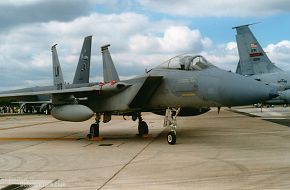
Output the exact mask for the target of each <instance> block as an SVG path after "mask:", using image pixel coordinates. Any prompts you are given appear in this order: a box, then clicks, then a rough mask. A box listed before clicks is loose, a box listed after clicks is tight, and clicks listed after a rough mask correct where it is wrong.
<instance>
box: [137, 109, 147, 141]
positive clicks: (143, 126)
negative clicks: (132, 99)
mask: <svg viewBox="0 0 290 190" xmlns="http://www.w3.org/2000/svg"><path fill="white" fill-rule="evenodd" d="M137 117H138V120H139V123H138V134H139V135H140V136H144V135H148V131H149V130H148V125H147V123H146V122H145V121H143V119H142V116H141V113H138V114H137Z"/></svg>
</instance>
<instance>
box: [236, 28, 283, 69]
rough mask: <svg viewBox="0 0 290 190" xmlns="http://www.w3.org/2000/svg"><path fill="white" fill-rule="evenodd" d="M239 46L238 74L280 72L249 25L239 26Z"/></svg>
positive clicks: (237, 37) (237, 36) (237, 38)
mask: <svg viewBox="0 0 290 190" xmlns="http://www.w3.org/2000/svg"><path fill="white" fill-rule="evenodd" d="M233 29H236V31H237V35H236V40H237V45H238V51H239V57H240V61H239V65H238V68H237V71H236V72H237V73H239V74H242V75H256V74H262V73H272V72H276V71H280V69H279V68H278V67H276V66H275V65H274V64H273V63H272V62H271V61H270V59H269V58H268V56H267V55H266V53H265V52H264V50H263V48H262V47H261V45H260V44H259V42H258V41H257V39H256V38H255V36H254V35H253V33H252V32H251V30H250V28H249V25H243V26H237V27H234V28H233Z"/></svg>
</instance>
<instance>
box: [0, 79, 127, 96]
mask: <svg viewBox="0 0 290 190" xmlns="http://www.w3.org/2000/svg"><path fill="white" fill-rule="evenodd" d="M129 86H131V85H130V84H126V83H123V82H118V83H106V84H100V85H95V86H90V87H79V88H71V89H61V90H44V91H34V92H18V93H7V94H0V99H11V98H16V99H18V98H23V97H30V96H31V97H33V96H39V95H64V96H66V95H74V96H76V97H83V96H87V95H92V93H93V94H94V95H96V96H103V95H106V96H108V95H110V94H115V93H117V92H119V91H122V90H124V89H126V88H128V87H129ZM94 92H95V93H94Z"/></svg>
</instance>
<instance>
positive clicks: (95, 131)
mask: <svg viewBox="0 0 290 190" xmlns="http://www.w3.org/2000/svg"><path fill="white" fill-rule="evenodd" d="M100 120H101V115H100V114H97V115H96V122H95V123H93V124H92V125H91V127H90V133H89V134H88V135H87V137H88V138H89V139H90V140H91V139H94V138H100V136H99V135H100V129H99V127H100Z"/></svg>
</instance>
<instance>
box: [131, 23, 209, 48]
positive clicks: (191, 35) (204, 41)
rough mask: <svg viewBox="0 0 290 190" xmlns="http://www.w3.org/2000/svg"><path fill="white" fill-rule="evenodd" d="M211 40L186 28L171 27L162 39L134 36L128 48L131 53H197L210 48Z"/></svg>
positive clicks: (150, 36) (197, 31)
mask: <svg viewBox="0 0 290 190" xmlns="http://www.w3.org/2000/svg"><path fill="white" fill-rule="evenodd" d="M211 43H212V42H211V40H210V39H209V38H207V37H203V36H202V35H201V33H200V31H199V30H191V29H190V28H188V27H186V26H171V27H169V28H167V29H166V30H165V31H164V35H163V36H162V37H158V36H156V35H135V36H133V37H131V39H130V42H129V44H130V45H129V46H130V49H131V50H132V51H133V52H139V53H140V52H145V53H178V52H179V53H180V52H188V51H190V52H191V53H197V52H200V51H202V50H203V49H205V48H209V47H210V46H211Z"/></svg>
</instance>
